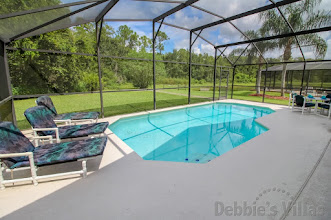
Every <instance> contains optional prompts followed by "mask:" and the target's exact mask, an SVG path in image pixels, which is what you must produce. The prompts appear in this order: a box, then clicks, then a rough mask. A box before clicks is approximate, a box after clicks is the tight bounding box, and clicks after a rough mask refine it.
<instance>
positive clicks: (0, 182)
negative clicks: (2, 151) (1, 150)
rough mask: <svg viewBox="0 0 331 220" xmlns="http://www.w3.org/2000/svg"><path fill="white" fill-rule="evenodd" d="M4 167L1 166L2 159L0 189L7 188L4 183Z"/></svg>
mask: <svg viewBox="0 0 331 220" xmlns="http://www.w3.org/2000/svg"><path fill="white" fill-rule="evenodd" d="M2 171H3V168H2V166H1V161H0V189H5V185H4V184H3V181H4V179H3V175H2Z"/></svg>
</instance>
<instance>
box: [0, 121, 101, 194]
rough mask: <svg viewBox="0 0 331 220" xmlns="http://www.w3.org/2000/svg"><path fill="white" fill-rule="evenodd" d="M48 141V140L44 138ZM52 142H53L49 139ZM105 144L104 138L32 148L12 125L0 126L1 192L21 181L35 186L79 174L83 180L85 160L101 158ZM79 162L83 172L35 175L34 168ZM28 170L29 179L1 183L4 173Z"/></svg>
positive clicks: (85, 169) (1, 123)
mask: <svg viewBox="0 0 331 220" xmlns="http://www.w3.org/2000/svg"><path fill="white" fill-rule="evenodd" d="M43 138H44V139H48V137H43ZM49 140H50V141H52V139H49ZM106 143H107V137H101V138H90V139H86V140H81V141H73V142H66V143H57V144H52V143H51V144H46V145H41V146H38V147H34V146H33V145H32V143H31V142H30V140H29V139H28V138H27V137H25V136H24V135H23V134H22V133H21V132H20V130H18V128H17V127H15V125H13V124H12V123H11V122H0V188H1V189H4V188H5V184H7V183H15V182H21V181H32V182H33V183H34V185H37V184H38V180H39V179H44V178H50V177H59V176H66V175H76V174H80V175H82V176H83V177H86V174H87V168H86V160H88V159H92V158H94V157H96V156H99V155H102V154H103V151H104V148H105V146H106ZM69 161H82V170H79V171H72V172H66V173H57V174H51V175H43V176H38V175H37V170H36V166H37V167H41V166H46V165H51V164H57V163H66V162H69ZM24 169H30V170H31V177H28V178H21V179H11V180H4V178H3V174H2V172H3V171H7V172H13V171H17V170H24Z"/></svg>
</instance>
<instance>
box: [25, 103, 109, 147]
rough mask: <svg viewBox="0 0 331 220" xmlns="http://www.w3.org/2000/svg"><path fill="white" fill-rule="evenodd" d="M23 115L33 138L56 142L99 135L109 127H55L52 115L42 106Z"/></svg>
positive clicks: (100, 125) (91, 125) (87, 125)
mask: <svg viewBox="0 0 331 220" xmlns="http://www.w3.org/2000/svg"><path fill="white" fill-rule="evenodd" d="M24 115H25V117H26V119H27V120H28V121H29V123H30V124H31V126H32V130H33V131H34V136H35V137H37V136H52V137H53V138H55V139H56V141H57V142H60V140H61V139H68V138H78V137H86V136H89V135H98V134H99V135H101V134H103V132H104V131H105V130H106V129H107V127H108V125H109V123H108V122H101V123H91V124H81V125H66V126H62V127H57V125H56V124H55V122H54V120H53V113H52V112H51V111H50V110H49V109H48V108H46V107H44V106H35V107H32V108H29V109H27V110H26V111H25V112H24Z"/></svg>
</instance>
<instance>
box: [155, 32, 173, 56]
mask: <svg viewBox="0 0 331 220" xmlns="http://www.w3.org/2000/svg"><path fill="white" fill-rule="evenodd" d="M169 39H170V38H169V37H168V35H167V34H166V33H164V32H162V31H159V33H158V35H157V37H156V42H155V47H156V49H157V50H159V52H160V54H162V51H163V50H164V44H163V43H164V41H166V40H169Z"/></svg>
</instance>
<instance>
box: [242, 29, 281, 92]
mask: <svg viewBox="0 0 331 220" xmlns="http://www.w3.org/2000/svg"><path fill="white" fill-rule="evenodd" d="M245 35H246V36H247V37H248V38H249V39H257V38H261V37H262V35H261V32H260V30H257V31H254V30H249V31H246V32H245ZM242 38H246V37H245V36H242ZM255 45H256V47H255V46H254V45H252V46H251V47H250V48H248V49H247V50H246V52H245V54H244V55H246V58H247V61H246V62H247V63H253V61H254V59H256V58H257V62H258V69H257V71H256V82H255V90H256V94H260V93H261V76H262V66H263V56H264V54H265V53H266V52H267V51H268V50H272V49H274V48H275V47H276V43H275V42H274V41H261V42H257V43H255Z"/></svg>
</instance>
